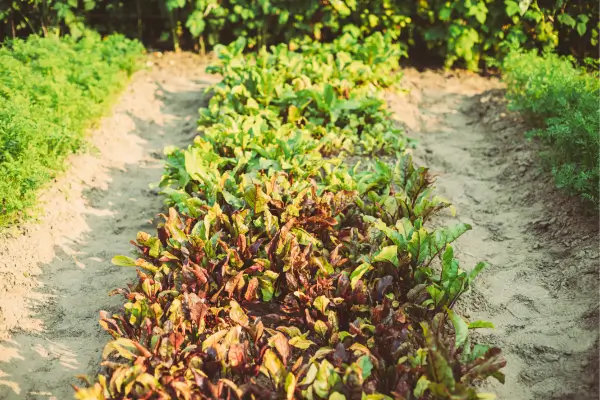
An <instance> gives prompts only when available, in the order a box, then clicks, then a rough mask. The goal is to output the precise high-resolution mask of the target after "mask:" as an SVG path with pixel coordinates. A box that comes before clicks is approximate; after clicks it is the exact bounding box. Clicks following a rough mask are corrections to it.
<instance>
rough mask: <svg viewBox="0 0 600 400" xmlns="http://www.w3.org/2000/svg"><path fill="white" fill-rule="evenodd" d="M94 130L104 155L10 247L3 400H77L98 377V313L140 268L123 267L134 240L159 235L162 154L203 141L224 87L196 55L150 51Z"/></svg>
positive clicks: (74, 170) (49, 196) (4, 248)
mask: <svg viewBox="0 0 600 400" xmlns="http://www.w3.org/2000/svg"><path fill="white" fill-rule="evenodd" d="M147 66H148V67H149V68H148V69H147V70H144V71H140V72H138V73H137V74H136V75H135V76H134V78H133V80H132V82H131V84H130V85H129V88H128V89H127V91H126V92H125V93H124V94H123V95H122V97H121V99H120V101H119V102H118V104H117V105H116V106H115V107H114V110H113V113H112V116H110V117H108V118H105V119H103V120H102V122H101V123H100V125H99V127H98V129H96V130H95V131H94V132H92V133H91V135H90V142H91V145H92V146H93V147H94V149H95V150H94V151H92V152H91V154H83V155H77V156H74V157H72V158H71V160H70V161H71V164H72V167H71V168H70V169H69V171H68V172H67V173H65V174H64V175H63V176H61V177H59V178H58V179H57V181H56V182H55V183H54V184H53V185H52V187H51V188H49V189H48V190H47V191H46V193H44V194H43V196H42V199H43V202H44V204H45V206H44V210H45V215H43V216H42V217H41V221H39V222H37V223H36V222H32V223H27V224H25V225H23V226H20V227H18V229H15V230H14V231H13V232H12V234H8V235H5V237H3V238H2V239H1V240H0V339H2V340H3V342H0V398H1V399H49V400H50V399H57V400H63V399H70V398H73V390H72V389H71V387H70V384H71V383H77V380H76V379H75V376H76V375H77V374H90V375H94V374H95V372H96V370H97V368H98V365H99V361H100V356H101V351H102V348H103V347H104V345H105V344H106V342H107V339H108V337H107V336H106V334H105V333H104V332H103V331H101V328H100V327H99V325H98V322H97V319H98V311H99V310H102V309H108V310H110V309H114V308H115V307H117V306H118V305H120V304H122V298H120V297H119V296H115V297H112V298H111V297H109V296H108V295H107V294H108V292H109V291H110V290H112V289H114V288H117V287H122V286H124V285H125V283H126V282H128V281H131V280H132V279H133V275H134V274H135V271H134V270H133V269H125V268H121V267H115V266H112V265H111V264H110V259H111V258H112V256H113V255H115V254H129V252H130V248H131V246H130V245H129V240H130V239H132V238H135V235H136V233H137V232H138V231H139V230H151V229H152V221H151V220H152V219H153V218H154V217H155V215H154V214H155V213H157V212H158V211H159V210H161V205H162V201H161V199H160V197H159V196H157V195H156V193H155V192H154V191H152V190H150V189H149V187H148V184H149V183H151V182H156V181H158V179H159V178H160V175H161V172H162V166H161V163H160V158H161V156H162V149H163V148H164V146H166V145H169V144H180V145H184V144H187V143H189V142H191V139H192V137H193V136H194V135H195V127H196V115H197V109H198V108H199V106H200V105H201V103H202V102H203V96H204V94H203V89H204V88H205V87H206V86H207V85H208V84H209V82H211V81H212V82H214V81H215V77H214V76H207V75H205V74H204V72H203V71H204V68H205V65H203V61H202V59H200V58H197V57H195V56H193V55H190V54H182V55H175V54H170V55H164V56H161V57H158V56H157V55H155V56H151V57H150V58H149V59H148V64H147Z"/></svg>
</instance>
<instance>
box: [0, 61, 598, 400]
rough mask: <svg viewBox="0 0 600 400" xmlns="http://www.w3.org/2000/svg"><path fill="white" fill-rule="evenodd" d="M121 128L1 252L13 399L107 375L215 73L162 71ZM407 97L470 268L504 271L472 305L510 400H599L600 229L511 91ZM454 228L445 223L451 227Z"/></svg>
mask: <svg viewBox="0 0 600 400" xmlns="http://www.w3.org/2000/svg"><path fill="white" fill-rule="evenodd" d="M149 64H151V65H152V66H151V67H150V68H149V69H148V70H145V71H141V72H139V73H137V74H136V75H135V77H134V79H133V80H132V82H131V84H130V86H129V89H128V90H127V92H126V93H124V94H123V96H122V98H121V100H120V102H119V103H118V105H117V106H116V107H115V108H114V112H113V115H112V116H111V117H109V118H106V119H104V120H103V121H102V123H101V124H100V126H99V128H98V129H97V130H95V131H94V132H92V133H91V135H90V142H91V144H92V145H93V146H94V148H95V149H96V151H95V152H94V154H82V155H77V156H74V157H72V159H71V164H72V166H71V168H70V169H69V171H68V172H67V173H66V174H64V175H63V176H61V177H60V178H59V179H57V181H56V182H55V183H54V184H53V185H52V186H51V187H50V188H49V189H48V190H47V191H46V192H45V193H44V195H43V196H42V200H43V202H44V210H45V211H44V215H43V216H42V218H41V220H40V221H39V222H32V223H27V224H24V225H22V226H20V227H18V229H17V230H15V232H13V233H12V235H9V236H6V237H3V238H1V239H0V340H3V341H2V342H0V398H2V399H36V400H37V399H47V400H52V399H55V400H62V399H68V398H72V393H73V392H72V389H71V388H70V384H73V383H75V384H77V383H78V382H77V380H76V378H75V376H76V375H77V374H87V375H94V374H95V373H96V372H97V370H98V365H99V361H100V359H101V352H102V348H103V347H104V345H105V344H106V342H107V340H108V337H107V335H106V334H105V333H104V332H103V331H102V330H101V329H100V327H99V325H98V323H97V319H98V311H99V310H116V309H117V307H119V306H120V305H121V304H122V299H121V298H120V297H119V296H117V297H109V296H108V292H109V291H110V290H111V289H113V288H117V287H122V286H124V285H125V284H126V283H127V282H129V281H131V280H132V279H133V276H134V274H135V272H134V271H133V270H130V269H124V268H121V267H114V266H111V265H110V259H111V257H112V256H114V255H115V254H128V252H129V251H130V246H129V245H128V242H129V240H130V239H132V238H134V237H135V234H136V233H137V232H138V231H140V230H146V231H151V230H152V229H153V224H154V222H153V218H154V217H155V215H154V213H155V212H156V211H157V210H160V209H161V199H160V197H158V196H157V195H156V192H155V190H151V189H149V187H148V184H149V183H150V182H156V181H157V180H158V179H159V177H160V175H161V168H162V167H161V162H160V158H161V154H162V148H163V147H164V146H166V145H170V144H176V145H177V144H178V145H181V146H183V145H185V144H187V143H189V142H190V141H191V139H192V138H193V136H194V135H195V126H196V115H197V109H198V107H199V106H200V105H201V103H202V102H203V89H204V88H205V87H206V86H207V85H208V84H209V83H211V82H214V81H215V80H216V79H217V78H215V77H213V76H206V75H204V73H203V71H204V65H203V64H204V63H203V60H202V59H199V58H198V57H195V56H193V55H190V54H180V55H175V54H170V55H163V56H162V57H160V58H157V57H156V56H155V57H150V58H149ZM404 84H405V86H406V87H407V88H408V89H410V93H409V94H407V95H401V94H389V102H390V105H391V108H392V110H393V111H394V112H395V115H396V117H397V118H398V119H399V120H400V122H402V123H403V124H404V125H405V126H406V129H407V131H408V133H409V135H411V136H412V137H414V138H416V139H418V140H419V144H418V147H417V150H416V151H415V156H416V158H417V160H418V161H419V162H420V163H423V164H424V165H428V166H430V168H431V172H433V173H434V174H436V175H438V180H437V187H438V191H439V192H440V194H443V195H444V196H446V197H447V198H449V199H450V200H451V201H452V202H453V203H454V204H455V206H456V208H457V210H458V216H457V219H458V220H460V221H463V222H467V223H470V224H471V225H473V230H472V231H470V232H468V233H467V234H465V235H464V236H463V237H461V238H460V239H459V241H458V246H457V250H458V252H457V253H458V254H459V255H460V257H461V258H462V259H461V261H462V262H463V267H464V268H466V269H469V268H471V267H472V266H473V265H475V263H476V262H478V261H480V260H485V261H488V262H489V264H490V267H489V269H488V270H486V271H485V272H484V273H483V274H482V275H481V276H480V279H479V280H478V281H477V284H476V287H475V289H474V290H473V291H472V292H471V293H470V294H469V295H468V296H467V297H466V298H465V299H463V301H462V303H461V304H460V305H459V306H460V308H461V309H462V311H463V313H464V314H466V315H467V317H469V318H470V319H471V320H476V319H486V320H491V321H493V322H494V323H495V325H496V327H497V329H496V330H495V331H489V332H484V331H482V332H481V333H479V334H478V336H479V339H480V340H481V341H485V342H488V343H491V344H494V345H497V346H499V347H501V348H502V349H503V350H504V353H505V355H506V359H507V361H508V366H507V367H506V369H505V373H506V375H507V378H506V384H505V385H501V384H494V383H491V384H486V385H487V386H488V389H489V391H493V392H496V393H497V394H498V396H499V398H500V399H504V400H530V399H544V400H548V399H594V398H597V397H598V392H597V387H598V358H597V356H596V354H597V346H598V263H599V262H600V255H599V249H598V220H597V215H586V214H584V213H582V206H581V205H580V204H578V202H577V201H576V200H573V199H570V198H566V197H564V196H563V195H561V194H560V193H558V192H557V191H556V190H555V189H553V184H552V182H551V180H550V178H549V177H548V175H547V174H546V173H544V172H541V171H539V169H538V168H537V166H536V165H537V163H536V155H535V154H536V152H535V150H536V145H535V144H528V143H527V142H526V141H525V140H524V138H523V132H524V130H525V128H524V127H523V123H522V121H520V120H519V119H518V117H516V116H514V115H512V114H511V113H509V112H507V111H506V106H505V104H504V102H503V100H502V99H503V91H502V85H501V83H500V82H499V81H498V80H496V79H486V78H483V77H480V76H477V75H473V74H466V73H440V72H424V73H420V72H417V71H414V70H407V71H406V73H405V79H404ZM450 219H454V218H451V217H442V218H439V219H438V221H437V223H440V224H442V223H447V222H449V220H450Z"/></svg>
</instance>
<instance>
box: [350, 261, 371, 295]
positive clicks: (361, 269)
mask: <svg viewBox="0 0 600 400" xmlns="http://www.w3.org/2000/svg"><path fill="white" fill-rule="evenodd" d="M371 269H373V266H372V265H371V264H369V263H362V264H360V265H359V266H358V267H356V268H355V269H354V271H352V274H350V286H351V287H352V289H354V288H355V287H356V285H357V284H358V281H359V280H360V279H361V278H362V276H363V275H364V274H365V273H367V271H370V270H371Z"/></svg>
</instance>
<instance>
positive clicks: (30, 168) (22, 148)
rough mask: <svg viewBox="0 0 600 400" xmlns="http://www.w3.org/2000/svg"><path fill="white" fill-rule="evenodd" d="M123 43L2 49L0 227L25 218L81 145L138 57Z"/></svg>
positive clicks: (88, 40)
mask: <svg viewBox="0 0 600 400" xmlns="http://www.w3.org/2000/svg"><path fill="white" fill-rule="evenodd" d="M141 51H142V47H141V45H140V44H139V43H137V42H134V41H130V40H128V39H125V38H124V37H123V36H118V35H116V36H111V37H108V38H107V39H106V40H101V38H100V36H99V35H97V34H91V33H87V34H85V35H84V36H83V37H81V38H80V39H79V40H74V39H73V38H70V37H63V38H58V37H48V38H40V37H36V36H31V37H29V38H28V39H27V40H26V41H24V40H19V39H17V40H14V41H9V42H7V43H5V45H4V46H3V47H2V48H0V176H2V179H1V180H0V226H1V225H6V224H8V223H11V222H13V221H15V220H16V219H18V218H19V217H21V216H24V214H23V211H24V210H25V209H26V208H28V207H30V206H32V205H33V204H35V201H36V196H37V190H38V189H39V188H40V187H41V186H42V185H44V184H45V183H46V182H48V181H49V180H50V179H51V178H52V177H54V176H55V175H56V173H57V172H58V171H60V170H62V168H63V166H64V160H65V158H66V157H67V156H68V155H69V154H71V153H73V152H75V151H77V150H78V149H80V148H81V147H82V146H83V145H84V143H85V131H86V128H89V127H90V126H91V124H92V123H93V122H95V121H96V120H97V118H98V117H100V116H101V115H102V113H103V112H104V111H105V110H106V109H107V106H108V104H109V103H110V100H111V99H112V97H113V95H115V94H116V93H118V92H119V90H120V89H122V88H123V87H124V85H125V83H126V82H127V76H128V74H131V73H132V72H133V70H134V68H135V67H134V66H135V65H136V59H137V57H138V56H139V55H140V54H141Z"/></svg>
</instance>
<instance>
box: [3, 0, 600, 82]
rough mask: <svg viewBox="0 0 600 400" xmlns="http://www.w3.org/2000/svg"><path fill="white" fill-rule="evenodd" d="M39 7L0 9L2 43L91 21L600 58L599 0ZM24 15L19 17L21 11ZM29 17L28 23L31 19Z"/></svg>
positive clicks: (264, 39)
mask: <svg viewBox="0 0 600 400" xmlns="http://www.w3.org/2000/svg"><path fill="white" fill-rule="evenodd" d="M80 3H81V2H79V3H78V2H73V1H66V0H30V1H28V2H27V4H23V2H13V5H12V6H11V4H10V2H8V3H7V4H6V5H4V6H0V21H3V22H5V23H4V27H5V28H4V30H2V28H0V38H1V35H2V34H4V35H6V36H10V35H15V34H16V35H23V34H29V33H31V32H32V30H33V31H34V32H40V33H41V32H48V31H49V30H51V29H52V27H54V28H59V29H61V30H62V31H70V32H71V33H73V34H76V35H78V34H80V32H81V30H82V27H83V24H84V23H86V24H88V25H89V26H92V27H93V28H95V29H98V30H99V31H101V32H104V33H112V32H115V31H117V32H122V33H125V34H127V35H129V36H134V37H138V38H142V39H143V40H144V41H145V42H147V43H149V44H151V45H162V46H169V47H171V48H178V47H180V46H183V47H188V48H189V47H192V46H194V45H196V46H197V47H198V48H201V49H208V48H212V47H213V46H215V45H216V44H219V43H225V44H226V43H230V42H232V41H234V40H235V39H236V38H238V37H245V38H246V39H247V40H248V44H249V47H250V48H260V47H261V46H262V45H270V44H277V43H289V42H291V41H294V40H301V39H302V38H304V37H309V38H311V39H314V40H318V41H331V40H333V39H334V38H336V37H338V36H340V35H341V34H343V33H344V32H347V31H353V32H354V33H356V32H359V33H362V34H364V35H365V36H367V35H369V34H371V33H374V32H385V33H387V34H389V35H392V36H393V37H394V38H395V39H396V40H398V41H399V42H401V43H403V44H404V45H405V46H406V47H407V48H408V49H409V50H410V51H412V53H413V54H420V55H421V56H423V57H424V58H426V59H427V60H431V59H432V58H435V59H436V60H442V61H443V62H445V65H446V66H448V67H449V66H452V65H455V64H458V65H459V66H464V67H467V68H469V69H473V70H476V69H477V68H479V67H480V66H481V64H483V62H484V61H486V60H487V59H488V58H490V59H498V58H501V57H502V56H503V55H504V54H505V50H506V48H505V47H506V44H508V43H518V44H519V45H521V46H523V47H525V48H540V49H541V48H556V49H557V50H558V51H559V52H561V53H563V54H573V55H574V56H576V57H577V58H578V59H583V58H585V57H589V56H593V57H597V56H598V24H599V20H598V15H599V11H600V10H599V5H598V2H596V1H579V2H575V1H564V0H558V1H555V0H539V1H533V2H532V1H526V0H523V1H520V0H504V1H500V0H460V1H447V0H420V1H391V0H361V1H356V0H343V1H342V0H335V1H321V0H303V1H292V0H254V1H250V0H219V1H217V0H144V1H142V0H135V1H128V2H124V1H120V0H86V1H85V2H84V4H85V7H84V8H82V7H81V6H80V5H79V4H80ZM17 8H18V10H17ZM22 15H28V16H29V18H28V19H27V21H25V20H23V17H22Z"/></svg>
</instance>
